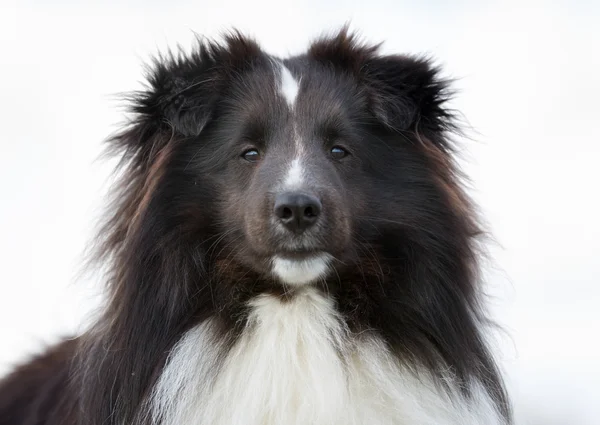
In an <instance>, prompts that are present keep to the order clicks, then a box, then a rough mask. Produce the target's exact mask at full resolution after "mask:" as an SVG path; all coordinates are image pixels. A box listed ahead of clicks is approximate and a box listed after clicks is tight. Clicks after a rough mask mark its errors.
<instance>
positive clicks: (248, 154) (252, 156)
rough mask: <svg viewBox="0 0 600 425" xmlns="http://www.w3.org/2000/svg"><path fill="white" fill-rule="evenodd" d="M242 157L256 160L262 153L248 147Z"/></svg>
mask: <svg viewBox="0 0 600 425" xmlns="http://www.w3.org/2000/svg"><path fill="white" fill-rule="evenodd" d="M242 158H244V159H245V160H246V161H248V162H256V161H258V160H259V159H260V153H259V152H258V151H257V150H256V149H248V150H247V151H245V152H244V153H243V154H242Z"/></svg>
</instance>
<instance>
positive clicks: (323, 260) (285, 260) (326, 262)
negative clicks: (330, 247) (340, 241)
mask: <svg viewBox="0 0 600 425" xmlns="http://www.w3.org/2000/svg"><path fill="white" fill-rule="evenodd" d="M332 260H333V256H332V255H331V254H329V253H327V252H324V251H295V252H283V253H278V254H275V255H273V256H272V257H271V272H272V274H273V276H274V277H275V278H276V279H277V280H278V281H279V282H281V283H282V284H285V285H290V286H302V285H308V284H311V283H314V282H317V281H318V280H319V279H323V278H325V277H326V276H327V274H328V273H329V271H330V265H331V261H332Z"/></svg>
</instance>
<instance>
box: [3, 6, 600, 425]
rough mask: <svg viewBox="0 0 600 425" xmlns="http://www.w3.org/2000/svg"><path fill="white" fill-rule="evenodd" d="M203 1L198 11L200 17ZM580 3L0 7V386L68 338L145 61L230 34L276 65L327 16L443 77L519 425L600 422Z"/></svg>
mask: <svg viewBox="0 0 600 425" xmlns="http://www.w3.org/2000/svg"><path fill="white" fill-rule="evenodd" d="M203 3H206V4H207V5H205V6H203ZM599 4H600V2H596V4H595V5H594V2H592V1H576V0H574V1H570V2H568V1H564V2H553V1H543V2H542V1H528V0H523V1H512V0H509V1H491V2H490V1H460V0H459V1H454V2H450V1H440V0H434V1H422V2H417V1H413V2H408V1H398V0H389V1H376V0H371V1H362V0H355V1H348V0H344V1H337V0H336V1H299V2H296V3H295V4H294V5H288V4H287V2H284V1H281V0H279V1H270V2H267V1H258V0H246V1H240V2H227V1H220V2H219V1H217V2H215V1H207V2H203V1H200V0H196V1H177V0H171V1H166V0H165V1H160V2H159V1H157V0H150V1H142V0H138V1H134V2H126V1H122V2H120V1H115V0H107V1H103V2H100V1H97V2H93V1H86V2H75V1H50V0H46V1H41V0H39V1H26V0H21V1H18V2H17V1H13V0H8V1H7V0H3V1H2V3H0V124H1V126H0V207H1V208H0V235H1V239H0V240H1V243H0V373H3V372H5V371H6V370H7V368H8V367H9V365H10V364H12V363H13V362H15V361H18V360H20V359H22V358H23V357H24V356H25V355H26V354H27V353H30V352H32V351H34V350H36V349H39V347H40V346H41V344H42V343H45V342H46V343H47V342H52V341H55V340H56V339H57V338H58V337H59V336H60V335H68V334H69V333H71V332H74V331H76V330H77V329H79V328H80V327H81V323H83V322H82V321H83V319H84V317H85V315H86V313H89V312H90V310H91V309H92V308H93V307H94V305H95V303H96V302H95V301H94V300H95V299H96V298H95V297H94V294H95V292H97V289H96V290H94V288H98V287H99V286H98V284H99V282H97V280H98V279H94V276H91V277H89V276H88V277H85V278H84V277H82V278H78V275H77V273H78V271H79V270H80V268H79V266H80V264H81V258H82V252H83V249H84V248H85V246H86V244H87V243H88V242H89V240H90V238H91V235H92V228H93V226H94V223H95V220H96V218H97V217H98V214H99V212H100V211H101V207H102V205H103V204H102V193H103V192H104V191H105V190H106V188H107V183H108V176H109V172H110V169H111V167H110V165H111V164H110V163H106V162H102V161H97V158H98V156H99V155H100V153H101V149H102V145H101V141H102V140H103V139H104V138H105V137H106V136H107V135H108V134H109V133H110V132H112V131H114V130H115V129H116V124H118V123H119V122H121V120H122V118H123V116H122V115H121V110H120V109H119V107H118V106H119V103H118V102H117V100H116V99H117V96H116V95H118V94H119V93H123V92H126V91H129V90H132V89H136V88H139V82H140V80H141V76H142V66H141V65H142V62H143V61H144V60H145V59H147V58H148V55H149V54H152V53H154V52H156V51H157V49H164V48H165V47H166V46H174V45H176V44H177V43H179V44H182V45H184V46H189V45H190V44H191V42H192V39H193V32H197V33H200V34H206V35H209V36H214V35H217V34H218V33H219V32H220V31H221V30H225V29H228V28H231V26H235V27H237V28H239V29H242V30H245V31H248V32H249V33H250V34H252V35H254V36H255V37H256V38H257V39H258V40H259V41H260V42H261V43H262V44H263V46H264V47H265V49H266V50H268V51H270V52H272V53H274V54H280V55H285V54H287V53H296V52H299V51H301V50H302V48H304V47H305V46H306V45H307V42H308V40H309V39H310V38H311V37H314V36H316V35H319V34H320V33H321V32H322V31H323V30H332V29H335V28H338V27H339V26H340V25H342V24H343V23H344V22H346V21H351V27H352V28H355V29H358V30H360V32H361V34H362V35H363V36H364V37H365V38H366V39H368V40H372V41H381V40H385V44H384V47H383V49H384V51H387V52H413V53H423V52H424V53H428V54H431V55H433V56H434V57H436V58H437V59H438V61H439V63H441V64H442V65H443V66H444V67H445V70H446V74H447V75H448V76H452V77H458V78H459V81H458V83H457V86H458V88H459V89H460V92H459V94H458V97H457V98H456V100H455V102H454V105H455V106H456V107H457V108H459V109H460V110H461V111H462V112H463V113H464V115H465V118H466V119H467V120H468V122H469V124H470V126H471V127H472V130H471V133H470V135H471V136H472V137H473V139H474V140H469V141H465V143H464V147H465V152H466V159H467V161H468V162H467V164H466V170H467V172H468V174H469V175H470V177H471V179H472V182H473V187H474V190H473V194H474V196H475V198H476V199H477V201H478V202H479V203H480V205H481V207H482V209H483V211H484V213H485V215H486V218H487V221H488V223H489V226H490V228H491V230H492V232H493V234H494V236H495V238H496V240H497V243H496V244H494V245H492V246H491V247H490V250H491V253H492V258H493V263H491V264H489V265H488V266H487V267H486V270H487V276H488V281H489V291H490V293H491V294H492V295H493V297H492V298H491V302H492V305H491V308H492V311H493V312H494V314H495V317H496V318H497V320H498V321H499V322H500V323H501V324H502V325H503V326H504V327H505V330H506V333H507V336H504V337H503V338H502V339H501V341H500V343H499V348H498V353H499V355H500V356H501V358H502V363H503V367H504V368H505V369H506V371H507V374H508V378H509V382H510V387H511V391H512V396H513V398H514V400H515V404H516V408H517V417H518V419H519V423H523V424H531V425H542V424H544V425H545V424H548V425H576V424H582V425H598V423H600V422H599V421H600V420H599V419H598V418H599V417H600V389H599V388H600V384H599V382H600V368H599V367H598V363H599V361H600V347H599V344H600V313H599V312H598V306H599V305H600V261H599V260H598V259H599V256H600V255H599V254H600V249H599V247H598V241H599V240H600V219H599V218H600V200H599V193H600V190H599V189H598V186H599V184H600V171H599V169H600V137H599V134H600V119H599V112H600V111H599V108H598V101H599V100H600V54H599V53H598V51H599V49H600V47H599V46H600V25H599V24H598V23H599V22H600V6H599Z"/></svg>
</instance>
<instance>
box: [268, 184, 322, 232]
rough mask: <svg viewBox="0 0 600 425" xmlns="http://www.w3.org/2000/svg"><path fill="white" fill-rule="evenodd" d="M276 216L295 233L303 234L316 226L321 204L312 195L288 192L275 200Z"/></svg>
mask: <svg viewBox="0 0 600 425" xmlns="http://www.w3.org/2000/svg"><path fill="white" fill-rule="evenodd" d="M274 210H275V216H276V217H277V218H278V219H279V221H280V222H281V223H282V224H283V225H284V226H285V227H287V228H288V229H289V230H291V231H293V232H297V233H300V232H303V231H304V230H306V229H308V228H309V227H310V226H312V225H313V224H315V223H316V222H317V220H318V218H319V214H320V213H321V202H319V200H318V199H317V198H315V197H314V196H311V195H305V194H303V193H295V192H286V193H281V194H279V195H277V197H276V198H275V207H274Z"/></svg>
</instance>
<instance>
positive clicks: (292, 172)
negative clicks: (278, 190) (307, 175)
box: [285, 158, 304, 188]
mask: <svg viewBox="0 0 600 425" xmlns="http://www.w3.org/2000/svg"><path fill="white" fill-rule="evenodd" d="M303 181H304V169H303V168H302V163H301V162H300V159H299V158H296V159H294V160H293V161H292V163H291V166H290V168H289V170H288V173H287V176H286V178H285V186H286V187H288V188H292V187H298V186H301V185H302V182H303Z"/></svg>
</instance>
